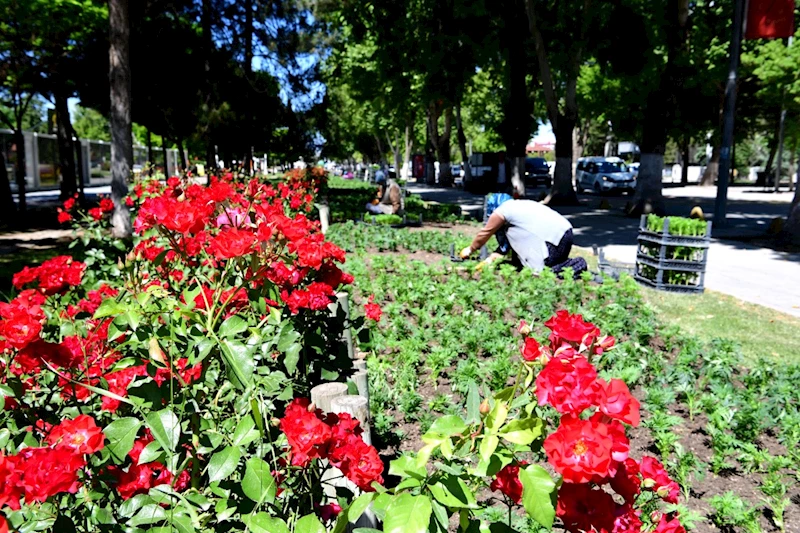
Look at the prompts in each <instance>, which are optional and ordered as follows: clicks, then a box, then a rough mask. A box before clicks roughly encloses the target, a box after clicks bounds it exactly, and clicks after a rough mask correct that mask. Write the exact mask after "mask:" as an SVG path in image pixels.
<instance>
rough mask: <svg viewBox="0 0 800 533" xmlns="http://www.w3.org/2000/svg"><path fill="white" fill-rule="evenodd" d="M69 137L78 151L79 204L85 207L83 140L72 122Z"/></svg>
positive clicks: (76, 159) (76, 163)
mask: <svg viewBox="0 0 800 533" xmlns="http://www.w3.org/2000/svg"><path fill="white" fill-rule="evenodd" d="M69 136H70V138H71V139H72V144H73V146H74V147H75V148H77V150H75V154H76V157H75V166H76V167H77V168H76V172H75V176H76V178H77V179H78V203H79V204H80V205H81V206H84V205H85V203H86V195H85V194H84V187H85V185H86V184H85V178H86V177H87V176H84V174H83V171H84V166H83V146H81V138H80V137H78V132H76V131H75V128H74V127H73V125H72V121H70V122H69Z"/></svg>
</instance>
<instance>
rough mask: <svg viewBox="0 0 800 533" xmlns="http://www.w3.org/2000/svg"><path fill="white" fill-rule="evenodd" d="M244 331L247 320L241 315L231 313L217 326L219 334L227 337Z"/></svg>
mask: <svg viewBox="0 0 800 533" xmlns="http://www.w3.org/2000/svg"><path fill="white" fill-rule="evenodd" d="M244 331H247V322H245V321H244V319H242V318H241V317H239V316H237V315H233V316H231V317H228V318H227V319H225V322H223V323H222V325H221V326H220V327H219V336H220V337H222V338H228V337H233V336H236V335H238V334H239V333H242V332H244Z"/></svg>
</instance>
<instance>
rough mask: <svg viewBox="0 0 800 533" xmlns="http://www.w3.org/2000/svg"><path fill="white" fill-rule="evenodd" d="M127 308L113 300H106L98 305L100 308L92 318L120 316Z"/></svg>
mask: <svg viewBox="0 0 800 533" xmlns="http://www.w3.org/2000/svg"><path fill="white" fill-rule="evenodd" d="M127 308H128V307H127V306H126V305H125V304H123V303H121V302H118V301H117V300H115V299H114V298H106V299H105V300H103V301H102V302H101V303H100V307H98V308H97V311H95V312H94V316H93V317H92V318H95V319H98V318H106V317H109V316H115V315H120V314H122V313H123V312H124V311H125V310H126V309H127Z"/></svg>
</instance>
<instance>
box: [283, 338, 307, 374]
mask: <svg viewBox="0 0 800 533" xmlns="http://www.w3.org/2000/svg"><path fill="white" fill-rule="evenodd" d="M302 348H303V346H302V345H301V344H300V343H299V342H296V343H294V344H291V345H289V347H288V348H286V350H285V351H284V352H283V364H284V366H286V371H287V372H288V373H289V374H290V375H292V374H294V372H295V370H297V363H298V362H299V361H300V350H301V349H302Z"/></svg>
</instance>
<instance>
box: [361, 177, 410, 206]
mask: <svg viewBox="0 0 800 533" xmlns="http://www.w3.org/2000/svg"><path fill="white" fill-rule="evenodd" d="M377 183H378V198H376V199H375V200H373V201H372V202H369V203H368V204H367V206H366V209H367V211H368V212H370V213H372V214H373V215H398V214H401V213H402V211H403V191H402V190H401V189H400V185H398V184H397V182H396V181H395V180H393V179H391V178H389V180H388V181H387V180H386V178H385V177H383V174H381V176H380V177H379V178H378V181H377Z"/></svg>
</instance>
